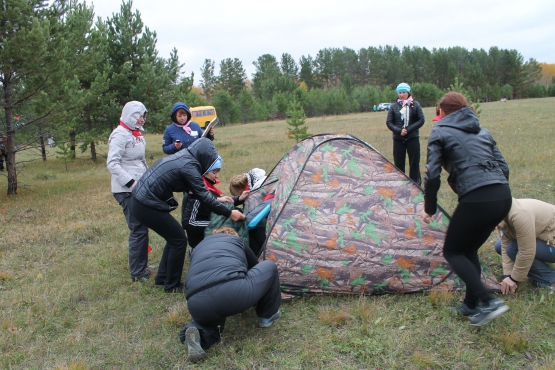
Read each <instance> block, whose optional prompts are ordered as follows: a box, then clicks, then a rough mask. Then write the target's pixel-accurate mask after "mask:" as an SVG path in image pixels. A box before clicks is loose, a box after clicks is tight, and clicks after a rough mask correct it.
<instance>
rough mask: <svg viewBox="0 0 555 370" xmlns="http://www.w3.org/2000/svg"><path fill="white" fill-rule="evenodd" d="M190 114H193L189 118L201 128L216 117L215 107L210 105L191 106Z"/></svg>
mask: <svg viewBox="0 0 555 370" xmlns="http://www.w3.org/2000/svg"><path fill="white" fill-rule="evenodd" d="M191 114H192V115H193V118H192V119H191V120H192V121H195V122H196V123H198V124H199V125H200V127H201V128H202V129H204V128H205V127H206V125H208V124H209V123H210V121H212V120H213V119H214V118H216V117H217V114H216V108H214V107H213V106H211V105H205V106H202V107H193V108H191Z"/></svg>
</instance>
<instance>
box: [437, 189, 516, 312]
mask: <svg viewBox="0 0 555 370" xmlns="http://www.w3.org/2000/svg"><path fill="white" fill-rule="evenodd" d="M478 190H479V189H478ZM511 203H512V198H510V197H509V198H508V199H501V200H493V201H485V202H461V203H459V205H458V206H457V209H455V212H454V213H453V217H452V219H451V223H450V224H449V229H448V230H447V235H446V236H445V246H444V248H443V256H444V257H445V259H446V260H447V262H449V264H450V265H451V268H452V269H453V271H454V272H455V273H456V274H457V275H459V277H460V278H461V279H462V280H463V281H464V282H465V284H466V297H465V298H464V303H466V304H467V305H468V307H470V308H474V307H476V305H477V304H478V302H479V301H480V300H482V302H484V303H486V304H487V303H488V302H489V301H490V300H491V296H490V294H489V291H488V290H487V289H486V288H485V287H484V284H482V280H481V273H482V272H481V267H480V260H479V258H478V249H480V247H481V246H482V244H483V243H484V242H485V241H486V240H487V239H488V237H489V236H490V234H491V232H492V231H493V230H494V229H495V227H496V226H497V225H498V224H499V223H500V222H501V220H503V218H505V216H506V215H507V214H508V213H509V210H510V209H511Z"/></svg>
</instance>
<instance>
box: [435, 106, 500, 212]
mask: <svg viewBox="0 0 555 370" xmlns="http://www.w3.org/2000/svg"><path fill="white" fill-rule="evenodd" d="M442 167H443V168H444V169H445V171H447V172H448V173H449V178H448V179H447V182H448V183H449V186H450V187H451V189H453V191H454V192H455V193H456V194H457V195H458V196H459V199H460V198H461V197H462V196H463V195H465V194H466V193H468V192H470V191H472V190H474V189H477V188H480V187H482V186H486V185H491V184H508V180H509V166H507V162H505V158H503V155H501V152H500V151H499V149H497V143H496V142H495V140H493V137H492V136H491V133H490V132H489V131H488V130H486V129H485V128H482V127H480V122H479V121H478V117H476V114H475V113H474V111H473V110H472V109H471V108H469V107H466V108H462V109H460V110H458V111H456V112H454V113H451V114H449V115H447V116H445V117H443V118H442V119H441V120H440V121H438V123H437V124H436V125H435V127H434V128H433V129H432V132H431V134H430V138H429V140H428V159H427V163H426V174H425V175H424V186H425V189H426V194H425V201H426V213H428V214H434V213H435V212H436V204H437V191H438V190H439V186H440V184H441V179H440V174H441V168H442Z"/></svg>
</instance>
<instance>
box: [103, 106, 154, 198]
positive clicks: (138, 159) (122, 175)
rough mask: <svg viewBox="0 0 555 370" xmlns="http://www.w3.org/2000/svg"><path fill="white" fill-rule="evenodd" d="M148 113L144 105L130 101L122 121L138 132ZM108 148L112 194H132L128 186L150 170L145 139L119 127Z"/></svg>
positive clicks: (125, 107)
mask: <svg viewBox="0 0 555 370" xmlns="http://www.w3.org/2000/svg"><path fill="white" fill-rule="evenodd" d="M146 112H147V110H146V108H145V106H144V105H143V103H141V102H138V101H130V102H128V103H127V104H125V106H124V107H123V110H122V112H121V118H120V121H121V122H123V123H124V124H125V125H126V126H127V127H129V128H130V129H131V130H136V129H137V121H138V120H139V118H140V117H141V116H142V115H143V114H145V113H146ZM108 146H109V149H108V159H107V161H106V163H107V166H108V170H109V171H110V173H111V174H112V193H126V192H131V188H130V187H128V186H126V185H127V184H129V182H130V181H131V180H135V181H137V180H139V178H140V177H141V176H142V175H143V173H145V171H146V170H147V169H148V166H147V164H146V159H145V151H146V142H145V139H144V137H142V136H139V137H135V136H133V133H132V132H131V131H130V130H128V129H127V128H125V127H123V126H121V125H119V126H118V127H116V128H115V129H114V131H112V134H111V135H110V138H109V139H108ZM131 185H132V184H131Z"/></svg>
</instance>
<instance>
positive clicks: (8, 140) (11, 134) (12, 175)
mask: <svg viewBox="0 0 555 370" xmlns="http://www.w3.org/2000/svg"><path fill="white" fill-rule="evenodd" d="M4 98H5V100H4V101H5V103H6V107H5V108H4V110H5V114H6V135H2V141H3V142H4V147H5V148H6V152H7V153H8V157H7V158H6V170H7V171H8V195H17V171H16V169H15V149H16V148H15V131H14V129H13V120H12V114H13V110H12V107H11V103H12V101H11V100H12V99H11V83H10V82H9V80H8V81H7V80H4Z"/></svg>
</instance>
